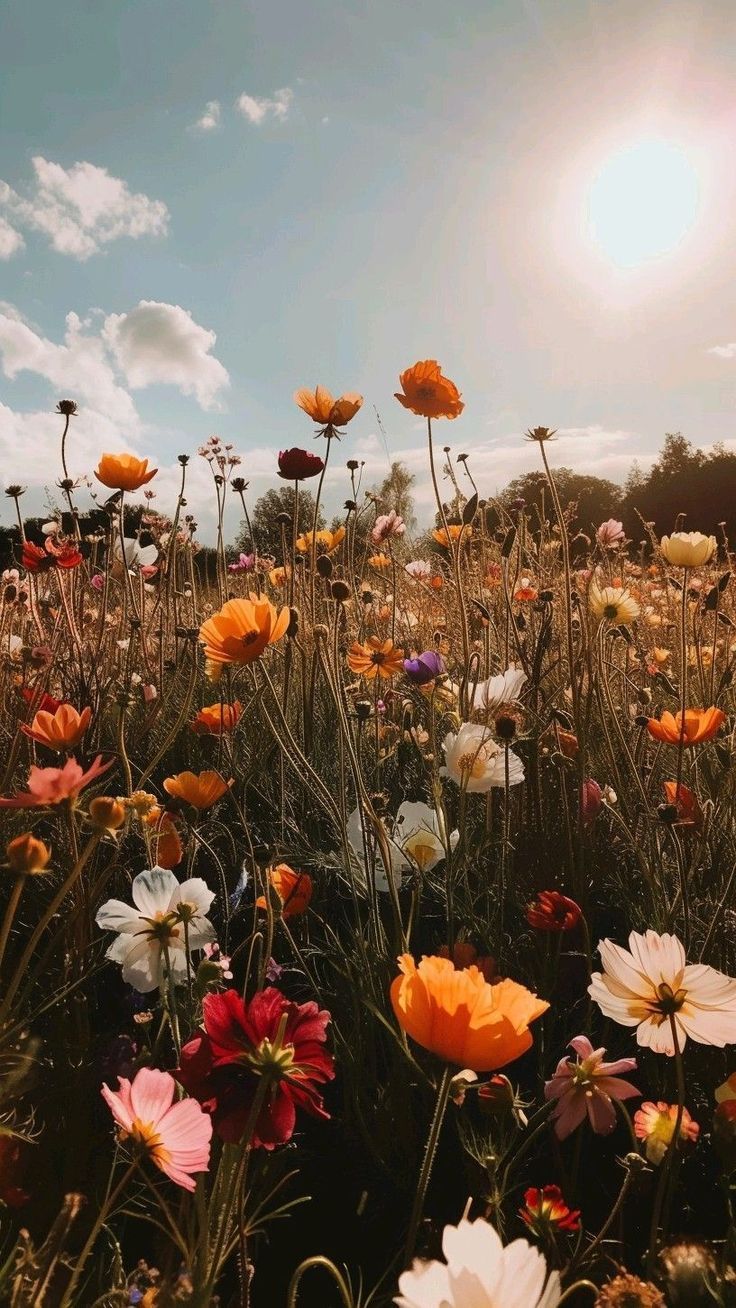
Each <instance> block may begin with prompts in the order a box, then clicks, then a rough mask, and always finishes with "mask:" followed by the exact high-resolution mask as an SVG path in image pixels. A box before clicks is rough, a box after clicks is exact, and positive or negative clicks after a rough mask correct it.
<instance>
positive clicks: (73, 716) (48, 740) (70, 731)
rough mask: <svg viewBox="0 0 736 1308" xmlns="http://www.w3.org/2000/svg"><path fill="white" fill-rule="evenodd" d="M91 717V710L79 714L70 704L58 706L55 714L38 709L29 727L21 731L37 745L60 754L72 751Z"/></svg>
mask: <svg viewBox="0 0 736 1308" xmlns="http://www.w3.org/2000/svg"><path fill="white" fill-rule="evenodd" d="M91 717H92V709H91V708H86V709H82V712H81V713H77V710H76V709H75V708H73V707H72V705H71V704H60V705H59V707H58V708H57V709H56V712H55V713H48V712H46V710H45V709H39V710H38V713H37V714H36V716H35V718H34V719H33V722H32V723H31V725H30V727H27V726H26V725H25V724H24V725H23V731H24V732H25V734H26V735H27V736H30V738H31V740H35V741H37V742H38V744H39V745H47V746H48V748H49V749H55V750H58V751H59V752H61V751H62V750H65V749H74V748H75V746H76V745H78V744H79V742H80V740H81V739H82V736H83V735H84V733H85V731H86V730H87V727H88V726H89V724H90V719H91Z"/></svg>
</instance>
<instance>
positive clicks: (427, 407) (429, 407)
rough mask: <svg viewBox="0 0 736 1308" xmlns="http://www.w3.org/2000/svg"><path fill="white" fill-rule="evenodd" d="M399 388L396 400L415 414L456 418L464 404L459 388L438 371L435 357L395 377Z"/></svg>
mask: <svg viewBox="0 0 736 1308" xmlns="http://www.w3.org/2000/svg"><path fill="white" fill-rule="evenodd" d="M399 385H400V386H401V391H402V392H403V394H402V393H401V392H399V391H395V392H394V394H395V396H396V399H397V400H398V401H399V404H403V406H404V408H405V409H410V410H411V412H412V413H416V415H417V417H419V418H457V417H458V416H459V415H460V414H461V413H462V411H463V409H464V408H465V405H464V404H463V402H462V400H461V399H460V392H459V390H458V388H457V386H456V385H455V383H454V382H453V381H450V378H449V377H444V376H443V375H442V369H441V368H440V365H439V364H438V362H437V360H436V359H424V360H421V361H420V362H419V363H415V364H414V365H413V367H411V368H407V369H406V371H405V372H402V374H401V376H400V377H399Z"/></svg>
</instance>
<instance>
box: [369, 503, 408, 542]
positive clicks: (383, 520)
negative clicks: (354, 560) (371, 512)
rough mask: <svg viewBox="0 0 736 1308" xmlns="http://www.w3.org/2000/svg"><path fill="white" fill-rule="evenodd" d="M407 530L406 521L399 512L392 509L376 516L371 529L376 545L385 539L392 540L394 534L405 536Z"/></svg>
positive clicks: (372, 538)
mask: <svg viewBox="0 0 736 1308" xmlns="http://www.w3.org/2000/svg"><path fill="white" fill-rule="evenodd" d="M405 531H406V523H405V522H404V519H403V518H401V517H399V514H398V513H397V512H396V511H395V510H394V509H392V510H391V512H390V513H380V514H379V515H378V517H377V518H376V521H375V522H374V524H373V527H372V529H371V540H372V541H373V544H374V545H382V544H383V542H384V541H386V540H390V539H391V538H392V537H393V536H403V534H404V532H405Z"/></svg>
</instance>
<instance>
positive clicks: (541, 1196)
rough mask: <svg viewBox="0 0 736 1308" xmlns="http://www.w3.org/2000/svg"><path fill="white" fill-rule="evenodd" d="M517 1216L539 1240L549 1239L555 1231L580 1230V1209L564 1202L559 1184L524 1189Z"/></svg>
mask: <svg viewBox="0 0 736 1308" xmlns="http://www.w3.org/2000/svg"><path fill="white" fill-rule="evenodd" d="M519 1216H520V1218H521V1220H522V1222H526V1225H527V1226H528V1227H529V1229H530V1231H532V1232H533V1234H534V1235H536V1236H537V1238H538V1239H540V1240H547V1239H549V1237H550V1235H554V1234H555V1233H556V1232H557V1231H579V1230H580V1209H579V1208H570V1207H569V1206H568V1205H567V1204H566V1203H565V1200H564V1199H563V1197H562V1191H561V1189H560V1187H559V1185H545V1186H544V1187H543V1188H542V1189H541V1190H538V1189H536V1188H534V1187H532V1188H531V1189H529V1190H526V1191H525V1193H524V1207H523V1208H520V1209H519Z"/></svg>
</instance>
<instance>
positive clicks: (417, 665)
mask: <svg viewBox="0 0 736 1308" xmlns="http://www.w3.org/2000/svg"><path fill="white" fill-rule="evenodd" d="M444 670H445V665H444V663H443V662H442V656H441V655H440V654H438V653H437V650H434V649H427V650H425V651H424V653H423V654H417V656H416V658H413V659H404V672H405V673H406V675H407V677H408V678H409V681H412V682H413V683H414V685H415V686H427V685H429V682H430V681H434V680H435V678H436V677H439V676H441V675H442V673H443V672H444Z"/></svg>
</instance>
